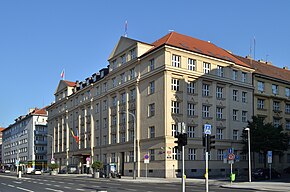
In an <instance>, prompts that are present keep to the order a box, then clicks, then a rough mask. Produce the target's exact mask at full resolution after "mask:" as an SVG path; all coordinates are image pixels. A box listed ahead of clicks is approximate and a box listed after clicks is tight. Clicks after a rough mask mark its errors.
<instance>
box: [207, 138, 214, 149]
mask: <svg viewBox="0 0 290 192" xmlns="http://www.w3.org/2000/svg"><path fill="white" fill-rule="evenodd" d="M206 139H207V145H206V150H207V152H210V149H214V148H215V145H214V144H215V135H212V136H210V135H206Z"/></svg>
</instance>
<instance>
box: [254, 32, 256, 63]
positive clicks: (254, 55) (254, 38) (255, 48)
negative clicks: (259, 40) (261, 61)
mask: <svg viewBox="0 0 290 192" xmlns="http://www.w3.org/2000/svg"><path fill="white" fill-rule="evenodd" d="M255 59H256V38H255V36H254V60H255Z"/></svg>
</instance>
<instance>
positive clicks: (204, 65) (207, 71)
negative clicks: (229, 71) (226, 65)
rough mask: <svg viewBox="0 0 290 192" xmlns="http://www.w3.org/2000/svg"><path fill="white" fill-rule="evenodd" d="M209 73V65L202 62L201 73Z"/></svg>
mask: <svg viewBox="0 0 290 192" xmlns="http://www.w3.org/2000/svg"><path fill="white" fill-rule="evenodd" d="M209 71H210V63H207V62H203V73H209Z"/></svg>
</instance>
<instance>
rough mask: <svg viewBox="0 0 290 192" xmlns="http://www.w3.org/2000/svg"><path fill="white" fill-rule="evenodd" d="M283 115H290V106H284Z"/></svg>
mask: <svg viewBox="0 0 290 192" xmlns="http://www.w3.org/2000/svg"><path fill="white" fill-rule="evenodd" d="M285 113H287V114H290V104H286V105H285Z"/></svg>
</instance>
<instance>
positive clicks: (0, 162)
mask: <svg viewBox="0 0 290 192" xmlns="http://www.w3.org/2000/svg"><path fill="white" fill-rule="evenodd" d="M3 130H4V128H2V127H0V168H1V167H2V131H3Z"/></svg>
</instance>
